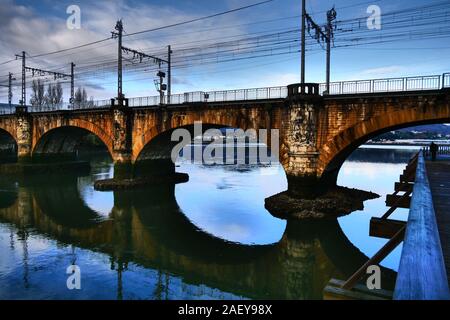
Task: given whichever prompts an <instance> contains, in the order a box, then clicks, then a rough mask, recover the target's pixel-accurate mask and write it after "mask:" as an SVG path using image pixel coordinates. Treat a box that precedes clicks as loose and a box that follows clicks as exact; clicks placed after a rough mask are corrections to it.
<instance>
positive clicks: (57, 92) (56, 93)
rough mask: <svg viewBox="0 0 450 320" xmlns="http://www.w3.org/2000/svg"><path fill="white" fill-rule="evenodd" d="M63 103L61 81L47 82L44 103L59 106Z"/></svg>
mask: <svg viewBox="0 0 450 320" xmlns="http://www.w3.org/2000/svg"><path fill="white" fill-rule="evenodd" d="M62 103H63V89H62V86H61V83H59V82H58V83H56V84H49V85H48V86H47V92H46V93H45V96H44V104H45V106H47V107H50V108H54V107H59V106H61V105H62Z"/></svg>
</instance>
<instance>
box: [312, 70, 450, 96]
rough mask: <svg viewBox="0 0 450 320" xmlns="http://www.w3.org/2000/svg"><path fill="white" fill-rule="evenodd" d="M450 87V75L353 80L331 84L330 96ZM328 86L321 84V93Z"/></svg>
mask: <svg viewBox="0 0 450 320" xmlns="http://www.w3.org/2000/svg"><path fill="white" fill-rule="evenodd" d="M449 87H450V73H444V74H443V75H431V76H416V77H403V78H386V79H370V80H352V81H339V82H332V83H330V92H329V94H330V95H339V94H358V93H383V92H401V91H422V90H439V89H441V88H449ZM325 90H326V84H323V83H322V84H320V93H321V94H324V92H325Z"/></svg>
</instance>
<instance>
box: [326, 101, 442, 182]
mask: <svg viewBox="0 0 450 320" xmlns="http://www.w3.org/2000/svg"><path fill="white" fill-rule="evenodd" d="M445 122H450V105H445V104H443V105H441V106H439V107H434V108H433V112H430V110H425V109H424V108H423V107H416V108H411V109H404V110H401V111H396V112H392V113H387V114H383V115H380V116H377V117H372V118H369V119H368V120H365V121H362V122H358V123H356V124H355V125H354V126H351V127H349V128H347V129H345V130H343V131H341V132H340V133H339V134H337V135H336V136H334V137H333V138H332V139H331V140H329V141H328V142H327V143H326V144H325V145H323V146H322V147H321V148H320V155H319V160H318V172H317V173H318V176H320V177H322V178H325V177H326V178H332V179H336V178H337V175H338V173H339V169H340V168H341V166H342V164H343V163H344V162H345V160H346V159H347V158H348V156H349V155H350V154H351V153H352V152H353V151H354V150H356V149H357V148H358V147H359V146H361V145H362V144H364V143H365V142H367V141H368V140H370V139H372V138H375V137H377V136H378V135H380V134H383V133H386V132H389V131H394V130H398V129H402V128H408V127H412V126H418V125H426V124H435V123H445Z"/></svg>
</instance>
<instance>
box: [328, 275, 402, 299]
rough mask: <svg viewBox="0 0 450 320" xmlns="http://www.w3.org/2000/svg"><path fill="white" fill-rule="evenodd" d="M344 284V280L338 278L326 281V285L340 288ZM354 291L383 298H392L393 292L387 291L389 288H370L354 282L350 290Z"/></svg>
mask: <svg viewBox="0 0 450 320" xmlns="http://www.w3.org/2000/svg"><path fill="white" fill-rule="evenodd" d="M344 284H345V281H343V280H339V279H334V278H333V279H331V280H330V281H329V282H328V285H327V286H330V287H338V288H341V289H342V287H343V285H344ZM343 290H345V289H343ZM351 291H353V292H355V293H362V294H367V295H371V296H375V297H378V298H381V299H385V300H392V296H393V295H394V292H392V291H389V290H384V289H373V290H370V289H368V288H367V286H364V285H361V284H356V285H355V286H354V287H353V288H352V290H351Z"/></svg>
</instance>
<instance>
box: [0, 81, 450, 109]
mask: <svg viewBox="0 0 450 320" xmlns="http://www.w3.org/2000/svg"><path fill="white" fill-rule="evenodd" d="M443 88H450V73H444V74H442V75H428V76H416V77H403V78H386V79H370V80H352V81H339V82H332V83H331V84H330V92H329V93H328V94H329V95H343V94H363V93H383V92H406V91H424V90H439V89H443ZM325 89H326V84H324V83H322V84H320V85H319V93H320V94H321V95H324V94H325ZM287 96H288V88H287V87H268V88H251V89H236V90H223V91H207V92H204V91H196V92H186V93H179V94H173V95H171V96H170V104H171V105H181V104H186V103H201V102H232V101H251V100H269V99H285V98H287ZM168 101H169V100H168V97H167V96H166V97H164V98H163V101H160V97H159V96H148V97H136V98H129V99H128V106H130V107H156V106H159V105H161V104H168ZM110 106H111V100H97V101H88V102H84V103H78V104H77V103H75V105H73V106H72V105H70V104H68V103H63V104H60V105H56V106H40V107H36V106H30V107H29V108H28V110H29V112H50V111H60V110H82V109H103V108H109V107H110ZM11 113H14V108H13V109H11V108H6V107H4V108H0V115H2V114H3V115H4V114H11Z"/></svg>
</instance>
